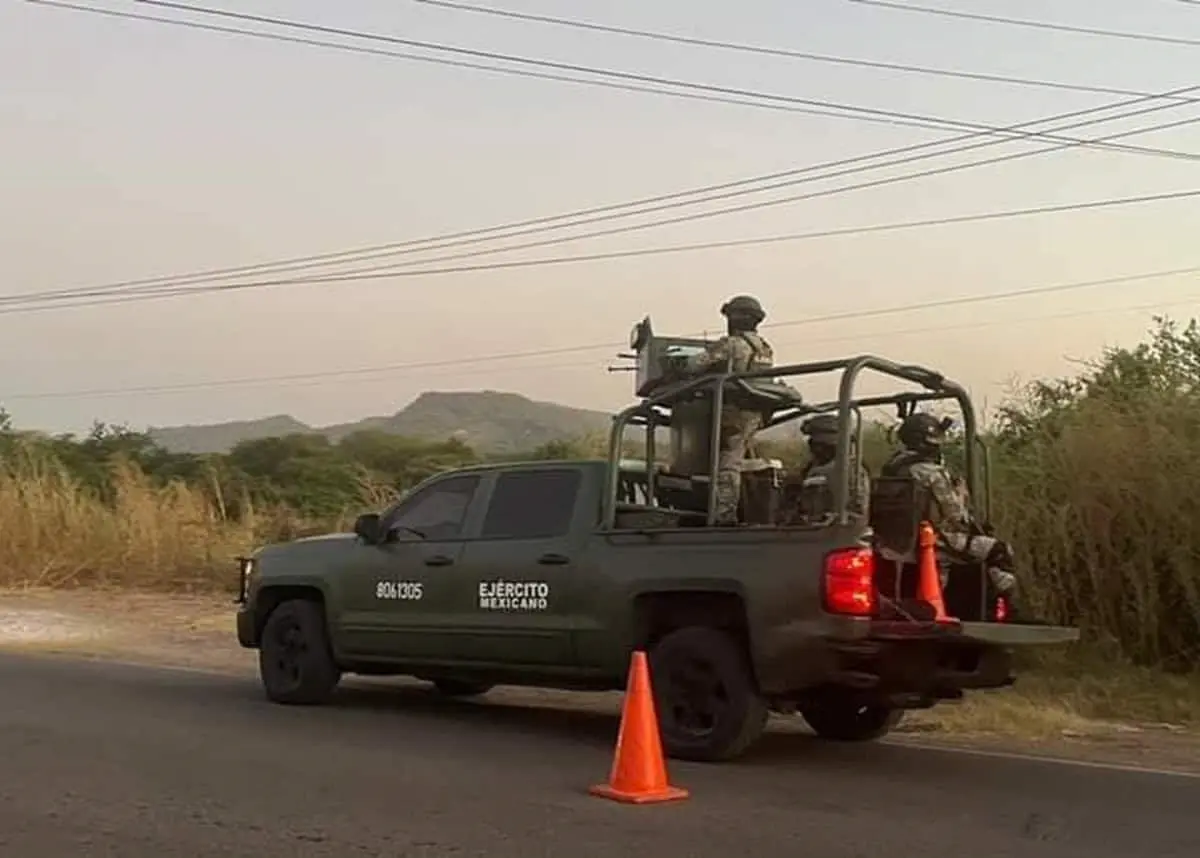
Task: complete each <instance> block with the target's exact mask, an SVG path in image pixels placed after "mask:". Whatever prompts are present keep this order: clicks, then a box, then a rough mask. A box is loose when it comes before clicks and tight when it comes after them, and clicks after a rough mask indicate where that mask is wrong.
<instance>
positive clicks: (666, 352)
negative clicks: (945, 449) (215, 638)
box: [237, 319, 1078, 761]
mask: <svg viewBox="0 0 1200 858" xmlns="http://www.w3.org/2000/svg"><path fill="white" fill-rule="evenodd" d="M631 346H632V347H633V349H634V354H633V357H635V359H636V360H637V361H638V365H637V372H638V382H637V387H636V390H637V391H638V394H639V396H640V401H639V402H638V403H637V404H635V405H633V406H631V407H630V408H628V409H626V410H625V411H623V412H621V413H620V414H617V415H616V416H615V417H614V421H613V430H612V439H611V449H610V455H609V457H608V458H607V459H604V460H597V461H538V462H529V463H517V464H512V463H506V464H491V465H479V466H473V467H466V468H460V469H456V470H451V471H447V472H444V473H441V474H438V475H436V476H434V477H432V478H430V479H428V480H426V481H424V482H423V483H421V484H420V485H418V486H416V487H414V488H413V489H411V490H410V491H408V492H407V493H406V494H404V495H403V496H402V497H400V498H399V499H398V500H396V501H395V502H394V503H393V504H392V505H391V506H389V507H388V508H386V509H384V510H382V511H380V512H379V513H370V514H367V515H363V516H361V517H360V518H359V519H358V521H357V522H356V524H355V527H354V532H353V533H336V534H330V535H325V536H317V537H311V538H306V539H299V540H296V541H293V542H289V543H286V544H277V545H270V546H267V547H264V548H261V549H260V550H258V551H257V552H256V553H255V554H254V555H253V556H252V557H248V558H245V559H243V560H242V564H241V589H240V596H239V601H240V603H241V606H240V608H239V611H238V613H237V636H238V640H239V642H240V644H241V645H242V646H244V647H248V648H256V649H258V651H259V663H260V671H261V679H262V683H263V685H264V688H265V692H266V695H267V697H268V698H269V699H270V700H272V701H275V702H277V703H282V704H318V703H323V702H325V701H328V700H330V699H331V697H332V695H333V692H334V690H335V687H336V686H337V684H338V682H339V680H340V678H341V677H342V676H343V675H344V674H360V675H405V676H412V677H417V678H419V679H422V680H426V681H429V682H431V683H433V685H434V686H435V687H436V688H437V689H438V690H439V691H440V692H441V693H443V694H445V695H448V696H453V697H460V696H472V695H481V694H484V693H486V692H487V691H488V690H489V689H491V688H492V687H493V686H495V685H500V684H508V685H521V686H534V687H545V688H556V689H568V690H582V691H607V690H619V689H621V688H623V687H624V684H625V681H626V672H627V669H628V665H629V659H630V654H631V652H632V651H634V650H644V651H646V652H647V653H648V655H649V660H650V667H651V676H652V683H653V687H654V691H655V697H656V701H657V709H658V714H659V720H660V725H661V733H662V736H663V743H664V746H665V749H666V751H667V753H668V754H669V755H670V756H672V757H676V758H682V759H692V760H704V761H719V760H726V759H730V758H733V757H736V756H737V755H739V754H740V753H742V752H743V751H744V750H746V748H748V747H749V746H750V745H751V744H752V743H753V742H754V741H755V740H756V739H757V738H758V737H759V735H760V734H761V733H762V731H763V730H764V727H765V722H766V719H767V716H768V713H769V712H770V711H776V712H781V713H788V714H795V713H797V712H798V713H799V714H800V715H801V716H802V717H803V718H804V719H805V720H806V721H807V723H808V724H809V725H810V726H811V727H812V729H813V730H814V731H815V732H816V733H817V734H818V735H819V736H822V737H825V738H829V739H835V740H845V741H862V740H870V739H875V738H878V737H881V736H883V735H884V734H885V733H887V732H888V730H889V729H891V728H892V727H893V726H894V725H895V724H896V723H897V722H898V721H899V719H900V717H901V715H902V714H903V712H904V711H905V710H907V709H913V708H922V707H929V706H932V705H935V704H937V703H940V702H941V701H947V700H956V699H959V698H961V697H962V696H963V694H964V692H966V691H969V690H972V689H988V688H1000V687H1004V686H1006V685H1009V684H1011V683H1012V682H1013V679H1014V678H1013V675H1012V653H1013V649H1014V648H1015V647H1021V646H1036V645H1050V644H1058V643H1063V642H1067V641H1071V640H1074V639H1076V638H1077V636H1078V632H1077V630H1076V629H1073V628H1063V627H1055V626H1047V625H1016V624H1013V623H1008V622H1004V621H1003V620H1004V616H1003V614H1004V607H1003V602H1002V600H1001V599H999V598H997V597H996V596H995V594H993V593H991V592H990V591H989V587H988V579H987V576H986V575H985V574H984V570H982V569H980V568H978V566H972V565H971V564H970V563H969V562H960V563H958V564H957V565H954V566H952V568H951V569H950V572H949V583H948V585H947V587H946V590H945V602H946V605H947V608H948V610H949V611H950V613H951V614H953V615H954V618H955V619H954V621H953V622H945V621H939V620H938V619H937V618H936V617H935V615H934V612H933V611H932V610H931V608H930V605H929V604H928V603H926V602H923V601H921V600H920V599H917V598H915V595H914V594H915V592H916V590H915V583H914V582H915V577H916V572H915V569H916V566H915V555H914V554H913V552H912V545H913V542H914V541H915V538H916V532H917V528H918V524H919V517H920V516H919V512H920V508H921V506H920V504H921V501H920V498H919V497H918V494H919V490H918V489H917V488H916V487H914V486H912V485H909V484H908V482H907V481H904V480H901V481H899V482H898V483H889V482H888V481H886V480H880V481H877V482H876V481H873V486H872V493H871V499H872V509H871V514H870V520H864V519H862V518H858V517H856V516H855V515H854V514H851V513H850V512H849V510H848V508H847V503H846V498H847V496H848V491H849V489H850V488H851V486H850V482H849V481H850V480H852V479H855V476H854V475H855V474H856V473H858V471H857V469H856V468H852V467H849V465H848V463H850V462H851V461H852V460H855V461H856V459H855V456H856V455H857V454H856V449H855V445H854V438H855V437H856V433H855V425H856V421H860V420H861V411H860V409H861V408H862V407H867V406H869V405H872V404H879V403H881V402H885V403H893V404H894V403H900V405H899V408H900V410H901V411H903V409H904V408H913V407H916V403H917V402H919V401H923V400H938V399H955V400H958V402H959V403H960V405H961V406H963V413H964V424H965V434H966V455H967V459H968V467H967V470H968V474H967V476H966V480H967V482H968V483H969V484H970V485H971V488H972V489H974V488H976V484H977V483H978V481H979V479H980V477H981V474H980V473H979V472H980V471H981V470H982V471H986V468H983V469H981V468H980V467H979V464H980V462H979V461H978V460H979V459H980V457H979V456H978V455H977V453H978V451H979V450H980V449H981V447H980V445H979V444H978V442H977V439H976V438H975V425H974V416H973V412H972V411H971V407H970V402H969V400H968V399H967V395H966V393H965V391H964V390H963V389H962V388H961V387H960V386H958V385H956V384H954V383H953V382H950V381H948V380H946V379H944V378H943V377H942V376H941V375H939V374H937V373H935V372H933V371H931V370H928V369H923V368H920V367H912V366H902V365H898V364H895V363H892V362H889V361H886V360H883V359H881V358H875V357H871V356H866V357H858V358H852V359H845V360H838V361H829V362H825V363H820V364H801V365H793V366H788V367H780V368H776V369H774V370H772V374H773V375H774V376H776V377H778V378H783V377H788V376H802V375H814V374H818V373H830V372H840V373H841V385H840V392H839V396H838V398H837V399H836V400H832V401H830V402H825V403H816V404H808V403H805V402H804V400H803V398H802V397H801V396H800V395H799V394H798V393H797V392H796V391H795V390H794V389H793V388H791V387H790V386H788V385H787V384H786V383H784V382H782V381H779V380H778V379H771V378H767V377H765V376H764V375H762V374H759V375H757V376H751V375H737V374H732V373H729V372H725V373H718V374H715V375H710V376H705V377H703V378H699V379H695V378H692V379H688V378H674V377H673V376H672V367H674V366H676V365H677V364H676V358H675V356H676V355H679V354H681V353H682V354H686V353H687V352H688V351H689V350H694V349H695V348H700V347H703V343H702V342H698V341H694V340H686V339H682V338H663V337H655V336H654V335H653V333H652V331H651V330H650V327H649V320H648V319H647V320H644V321H643V322H642V323H640V325H639V326H638V327H637V328H635V332H634V337H633V339H632V341H631ZM864 370H873V371H875V372H878V373H881V374H883V375H885V376H891V377H893V378H895V379H901V380H905V381H908V382H911V383H916V384H918V385H920V386H922V387H923V388H924V390H923V391H922V392H918V393H904V394H898V395H896V396H893V397H874V398H869V399H855V397H854V386H855V381H856V378H857V376H858V375H859V374H860V373H861V372H863V371H864ZM730 397H738V398H739V399H740V401H741V402H743V403H750V404H751V405H755V406H756V407H760V408H762V409H763V411H764V412H765V413H767V414H768V415H769V417H770V421H769V422H771V423H772V425H774V424H778V423H782V422H784V421H786V420H791V419H795V418H797V417H800V416H803V415H805V414H812V413H814V412H819V411H822V410H824V411H833V412H835V413H836V414H837V415H838V417H839V418H840V425H841V436H840V438H839V442H838V461H837V465H836V467H835V471H834V477H833V479H832V487H831V488H830V490H829V491H830V496H829V497H828V498H826V499H825V500H826V501H827V503H826V505H825V507H824V511H823V512H819V513H817V514H814V515H797V514H795V512H796V508H798V507H802V506H803V505H804V504H805V503H806V502H807V501H806V500H805V498H804V497H803V492H802V491H800V490H799V486H800V485H801V483H800V481H798V479H797V478H796V475H794V474H789V473H787V472H786V471H785V470H784V469H783V468H782V466H781V465H780V463H779V462H775V461H756V462H753V461H752V462H749V463H748V464H747V466H746V468H745V470H744V474H743V489H742V509H741V516H742V521H741V522H740V524H739V526H737V527H729V526H716V525H715V524H714V521H715V519H714V515H713V508H714V503H713V501H714V495H715V492H714V485H713V480H712V479H711V475H712V474H713V473H715V471H716V452H717V451H716V450H715V449H714V447H715V445H713V444H712V443H711V439H712V438H713V437H716V435H715V431H716V429H717V423H716V418H717V416H718V413H719V410H720V408H721V407H722V404H723V403H724V402H728V401H730ZM637 426H640V427H643V428H644V429H645V431H646V435H645V439H646V442H645V446H646V454H645V458H644V459H640V460H636V461H629V460H628V459H626V458H623V456H622V451H623V447H622V444H623V441H624V439H625V431H626V429H627V428H630V427H637ZM659 429H666V430H667V431H669V432H670V437H671V443H670V445H669V446H670V451H671V455H670V458H669V460H668V461H660V458H661V457H660V456H658V454H657V452H656V433H657V430H659ZM984 458H986V457H984ZM977 495H979V493H978V492H972V496H977ZM982 496H983V497H986V492H984V493H982ZM883 543H888V544H889V545H890V553H889V552H887V551H885V546H884V544H883ZM906 552H907V553H906ZM889 558H891V559H889ZM897 558H899V559H897Z"/></svg>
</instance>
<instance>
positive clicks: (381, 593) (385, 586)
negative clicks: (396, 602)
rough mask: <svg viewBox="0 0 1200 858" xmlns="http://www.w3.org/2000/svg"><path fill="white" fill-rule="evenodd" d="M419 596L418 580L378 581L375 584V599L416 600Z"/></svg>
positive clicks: (420, 594) (419, 583)
mask: <svg viewBox="0 0 1200 858" xmlns="http://www.w3.org/2000/svg"><path fill="white" fill-rule="evenodd" d="M421 596H422V592H421V582H420V581H380V582H379V583H378V584H376V585H375V598H376V599H403V600H406V601H416V600H418V599H420V598H421Z"/></svg>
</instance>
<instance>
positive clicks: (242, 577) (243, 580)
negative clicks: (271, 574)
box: [237, 557, 256, 604]
mask: <svg viewBox="0 0 1200 858" xmlns="http://www.w3.org/2000/svg"><path fill="white" fill-rule="evenodd" d="M237 560H238V597H237V602H238V604H242V603H244V602H245V601H246V593H247V592H248V591H249V589H250V578H251V576H252V575H254V572H255V569H256V564H255V562H254V558H253V557H239V558H238V559H237Z"/></svg>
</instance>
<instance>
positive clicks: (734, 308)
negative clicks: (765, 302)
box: [721, 295, 767, 325]
mask: <svg viewBox="0 0 1200 858" xmlns="http://www.w3.org/2000/svg"><path fill="white" fill-rule="evenodd" d="M721 315H722V316H724V317H725V318H727V319H730V320H732V319H739V320H745V321H746V322H748V323H750V324H751V325H757V324H758V323H759V322H761V321H762V320H763V319H765V318H766V317H767V311H766V310H764V309H763V306H762V304H761V303H759V300H758V299H757V298H755V297H754V296H753V295H737V296H735V297H733V298H730V299H729V300H728V301H726V302H725V303H724V304H722V305H721Z"/></svg>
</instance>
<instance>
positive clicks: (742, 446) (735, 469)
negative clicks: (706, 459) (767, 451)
mask: <svg viewBox="0 0 1200 858" xmlns="http://www.w3.org/2000/svg"><path fill="white" fill-rule="evenodd" d="M721 314H722V315H724V316H725V318H726V319H728V325H727V333H726V335H725V336H723V337H721V339H719V340H717V341H716V342H715V343H713V344H711V345H710V346H709V347H708V348H707V349H705V350H704V351H703V352H701V353H700V354H697V355H693V356H692V357H690V358H688V360H687V361H686V363H684V365H683V371H684V372H685V373H687V374H689V375H699V374H703V373H708V372H721V371H724V370H725V368H726V367H727V366H728V367H729V369H730V371H732V372H747V371H749V370H754V369H769V368H770V367H772V366H774V365H775V353H774V351H772V349H771V345H770V343H768V342H767V341H766V340H765V339H763V338H762V335H761V334H759V333H758V326H759V325H760V324H761V323H762V320H763V319H765V318H766V316H767V314H766V312H765V311H764V310H763V308H762V304H760V303H759V302H758V299H757V298H754V297H752V296H750V295H738V296H737V297H735V298H730V299H729V300H728V301H726V302H725V304H724V305H723V306H722V307H721ZM762 424H763V414H762V412H760V411H755V410H751V409H747V408H744V407H741V406H740V405H739V404H738V403H736V402H732V401H730V399H729V398H726V399H725V401H724V405H723V406H722V408H721V432H720V437H719V439H718V441H717V443H718V444H719V453H718V460H717V473H716V480H717V509H716V523H717V524H719V525H733V524H737V514H738V502H739V500H740V499H741V489H742V470H741V468H742V461H743V460H744V459H745V458H746V449H747V447H748V446H749V445H750V444H751V443H752V442H753V440H754V435H755V433H757V432H758V430H759V429H760V428H762Z"/></svg>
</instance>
